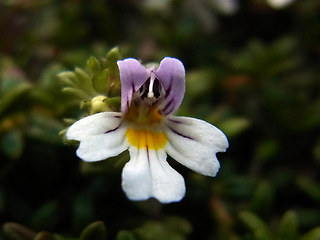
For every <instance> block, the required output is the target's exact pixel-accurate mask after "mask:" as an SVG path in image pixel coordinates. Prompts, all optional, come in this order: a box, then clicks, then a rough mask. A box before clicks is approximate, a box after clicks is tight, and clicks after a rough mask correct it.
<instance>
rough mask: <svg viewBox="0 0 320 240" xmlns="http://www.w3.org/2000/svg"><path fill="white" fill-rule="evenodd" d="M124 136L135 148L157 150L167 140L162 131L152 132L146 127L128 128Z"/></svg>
mask: <svg viewBox="0 0 320 240" xmlns="http://www.w3.org/2000/svg"><path fill="white" fill-rule="evenodd" d="M126 136H127V138H128V141H129V143H130V144H131V145H133V146H135V147H136V148H147V149H154V150H158V149H161V148H163V147H164V146H165V145H166V143H167V141H168V139H167V136H166V135H165V134H164V133H163V132H153V131H151V130H147V129H133V128H128V130H127V132H126Z"/></svg>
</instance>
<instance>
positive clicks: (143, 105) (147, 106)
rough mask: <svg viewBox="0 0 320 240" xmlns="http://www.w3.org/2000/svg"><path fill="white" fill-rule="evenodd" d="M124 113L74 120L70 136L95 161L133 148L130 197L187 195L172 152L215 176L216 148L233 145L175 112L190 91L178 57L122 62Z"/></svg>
mask: <svg viewBox="0 0 320 240" xmlns="http://www.w3.org/2000/svg"><path fill="white" fill-rule="evenodd" d="M118 66H119V70H120V80H121V112H102V113H97V114H94V115H91V116H88V117H85V118H83V119H81V120H79V121H77V122H75V123H74V124H73V125H72V126H71V127H70V128H69V129H68V131H67V133H66V136H67V138H68V139H74V140H77V141H80V145H79V148H78V150H77V155H78V156H79V157H80V158H81V159H83V160H84V161H88V162H93V161H100V160H104V159H106V158H109V157H113V156H116V155H118V154H120V153H121V152H123V151H125V150H127V149H128V150H129V153H130V161H129V162H128V163H126V165H125V167H124V169H123V172H122V188H123V190H124V192H125V193H126V195H127V197H128V198H129V199H131V200H145V199H148V198H150V197H154V198H156V199H158V200H159V201H160V202H162V203H168V202H174V201H179V200H181V199H182V198H183V196H184V195H185V183H184V179H183V177H182V176H181V175H180V174H179V173H178V172H176V171H175V170H174V169H173V168H172V167H171V166H170V165H169V164H168V162H167V161H166V158H167V154H169V155H170V156H171V157H172V158H174V159H175V160H176V161H178V162H179V163H181V164H183V165H185V166H186V167H188V168H190V169H192V170H194V171H196V172H198V173H201V174H204V175H207V176H215V175H216V173H217V172H218V170H219V166H220V165H219V162H218V160H217V158H216V153H217V152H224V151H225V150H226V148H227V147H228V140H227V138H226V136H225V135H224V134H223V133H222V132H221V131H220V130H219V129H217V128H216V127H214V126H213V125H211V124H209V123H207V122H205V121H202V120H198V119H195V118H189V117H176V116H172V113H173V112H175V111H176V110H177V108H178V107H179V106H180V104H181V102H182V99H183V97H184V92H185V70H184V66H183V64H182V63H181V62H180V61H179V60H178V59H175V58H169V57H166V58H164V59H163V60H162V61H161V63H160V66H159V68H158V69H154V68H153V67H152V68H148V69H146V68H145V67H144V66H142V65H141V64H140V63H139V62H138V61H137V60H136V59H132V58H128V59H124V60H122V61H118Z"/></svg>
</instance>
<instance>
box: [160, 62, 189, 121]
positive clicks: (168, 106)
mask: <svg viewBox="0 0 320 240" xmlns="http://www.w3.org/2000/svg"><path fill="white" fill-rule="evenodd" d="M154 74H155V76H156V78H157V79H158V80H159V81H160V83H161V84H162V86H163V88H164V90H165V91H166V95H165V100H164V103H163V105H162V111H163V113H164V114H165V115H168V114H172V113H173V112H175V111H176V110H177V109H178V108H179V106H180V104H181V102H182V99H183V96H184V93H185V88H186V87H185V69H184V66H183V64H182V62H181V61H180V60H178V59H176V58H171V57H165V58H164V59H163V60H162V61H161V62H160V66H159V68H158V69H157V70H156V71H155V72H154Z"/></svg>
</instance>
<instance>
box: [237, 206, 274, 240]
mask: <svg viewBox="0 0 320 240" xmlns="http://www.w3.org/2000/svg"><path fill="white" fill-rule="evenodd" d="M239 217H240V219H241V221H242V222H243V223H244V224H245V225H247V227H248V228H249V229H250V230H251V231H252V232H253V235H254V237H255V240H272V239H273V237H272V234H271V232H270V230H269V229H268V227H267V225H266V224H265V223H264V222H263V221H262V220H261V219H260V218H259V217H258V216H257V215H255V214H253V213H252V212H249V211H242V212H240V214H239Z"/></svg>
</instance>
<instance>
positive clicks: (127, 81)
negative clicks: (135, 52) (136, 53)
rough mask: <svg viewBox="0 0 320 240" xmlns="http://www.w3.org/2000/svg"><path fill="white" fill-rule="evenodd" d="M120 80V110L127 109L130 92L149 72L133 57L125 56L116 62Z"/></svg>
mask: <svg viewBox="0 0 320 240" xmlns="http://www.w3.org/2000/svg"><path fill="white" fill-rule="evenodd" d="M117 64H118V67H119V71H120V81H121V111H122V112H123V113H125V112H127V111H128V108H129V106H130V103H131V99H132V94H133V93H134V92H135V91H137V90H138V89H139V88H140V87H141V86H142V85H143V84H144V83H145V81H147V79H148V78H149V77H150V72H149V71H148V70H147V69H146V68H145V67H144V66H142V65H141V63H140V62H139V61H138V60H136V59H134V58H126V59H124V60H120V61H118V62H117Z"/></svg>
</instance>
